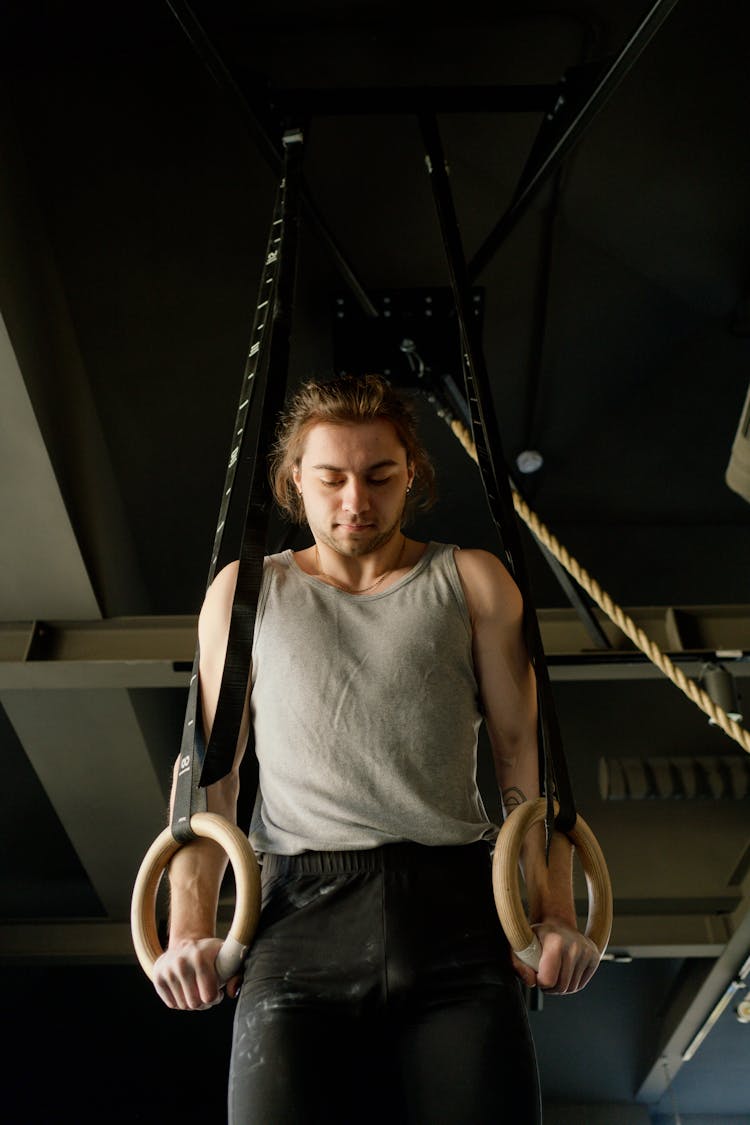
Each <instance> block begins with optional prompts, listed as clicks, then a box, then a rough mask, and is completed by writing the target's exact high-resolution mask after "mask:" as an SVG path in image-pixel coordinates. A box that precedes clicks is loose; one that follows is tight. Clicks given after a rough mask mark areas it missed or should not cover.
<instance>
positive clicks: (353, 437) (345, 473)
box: [293, 419, 414, 558]
mask: <svg viewBox="0 0 750 1125" xmlns="http://www.w3.org/2000/svg"><path fill="white" fill-rule="evenodd" d="M293 476H294V483H295V485H296V486H297V488H298V489H301V491H302V499H303V503H304V505H305V515H306V516H307V522H308V523H309V525H310V530H311V531H312V533H313V535H314V536H315V538H316V540H317V541H318V542H319V543H325V544H326V545H327V546H328V547H331V548H333V550H335V551H338V552H339V553H340V554H342V555H347V556H348V557H350V558H355V557H358V556H361V555H366V554H369V553H370V552H371V551H375V550H377V549H378V548H379V547H382V546H383V545H384V544H385V543H387V542H388V541H389V540H390V539H391V537H392V536H393V535H394V534H395V533H396V532H397V531H398V529H399V528H400V526H401V521H402V519H403V514H404V505H405V503H406V490H407V488H409V487H410V486H411V482H412V478H413V476H414V473H413V471H412V468H411V466H409V465H407V461H406V450H405V449H404V447H403V445H402V444H401V442H400V441H399V440H398V437H397V436H396V431H395V429H394V428H393V426H392V425H391V423H390V422H387V421H386V420H385V419H379V420H378V421H376V422H362V423H351V424H341V425H338V424H336V425H332V424H329V423H327V422H320V423H318V424H317V425H315V426H313V427H312V429H311V430H310V431H309V433H308V435H307V438H306V441H305V446H304V450H303V453H302V457H301V458H300V463H299V465H298V466H295V468H294V470H293Z"/></svg>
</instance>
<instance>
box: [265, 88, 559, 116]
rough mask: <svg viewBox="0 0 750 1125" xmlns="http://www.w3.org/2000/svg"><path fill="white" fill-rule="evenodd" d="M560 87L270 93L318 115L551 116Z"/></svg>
mask: <svg viewBox="0 0 750 1125" xmlns="http://www.w3.org/2000/svg"><path fill="white" fill-rule="evenodd" d="M557 92H558V87H557V86H556V85H549V84H548V85H533V86H531V85H515V86H378V87H364V86H338V87H336V88H335V89H321V88H317V89H293V88H289V87H287V88H285V89H284V88H280V89H269V90H268V98H269V101H270V103H271V105H272V106H273V107H274V108H275V109H277V110H280V111H283V112H285V113H291V114H295V113H299V112H300V110H302V111H303V112H304V113H306V114H310V115H312V116H314V117H351V116H360V115H362V114H371V113H376V114H384V113H394V114H404V113H410V114H413V113H416V114H419V113H547V112H548V111H550V110H551V109H552V107H553V106H554V104H555V98H556V97H557Z"/></svg>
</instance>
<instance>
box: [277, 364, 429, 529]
mask: <svg viewBox="0 0 750 1125" xmlns="http://www.w3.org/2000/svg"><path fill="white" fill-rule="evenodd" d="M380 419H384V420H385V421H387V422H390V423H391V425H392V426H393V428H394V430H395V431H396V436H397V438H398V440H399V441H400V442H401V444H402V445H403V447H404V449H405V450H406V460H407V464H408V465H410V466H411V467H412V468H413V469H414V480H413V482H412V488H411V492H410V495H409V501H408V504H407V512H411V510H413V508H414V507H416V506H420V507H423V508H427V507H429V506H430V504H432V503H433V502H434V499H435V470H434V469H433V467H432V462H431V461H430V458H429V456H428V454H427V451H426V450H425V448H424V446H423V445H422V443H421V441H420V440H419V436H418V434H417V424H416V418H415V416H414V411H413V409H412V407H411V404H410V403H408V402H407V401H406V399H404V398H402V397H401V395H400V394H398V393H397V392H396V391H394V390H393V388H392V387H391V385H390V384H389V383H388V382H387V381H386V380H385V379H384V378H383V377H382V376H381V375H361V376H354V375H341V376H339V377H338V378H337V379H331V380H330V381H328V382H309V383H304V384H303V385H302V386H301V387H300V389H299V390H298V391H297V392H296V393H295V394H294V396H293V397H292V399H291V400H290V402H289V403H288V404H287V406H286V408H285V409H284V412H283V414H282V415H281V419H280V421H279V426H278V429H277V432H276V443H275V445H274V449H273V453H272V455H271V462H270V468H269V472H270V476H271V485H272V487H273V492H274V496H275V497H276V501H277V503H278V505H279V507H280V508H281V510H282V511H283V512H284V513H285V515H287V516H288V517H289V518H290V519H291V520H293V521H294V522H295V523H304V522H305V508H304V504H303V502H302V499H301V497H300V495H299V493H298V492H297V489H296V488H295V486H294V483H293V480H292V469H293V468H294V466H295V465H296V466H298V465H299V462H300V459H301V457H302V452H303V449H304V445H305V438H306V437H307V434H308V432H309V431H310V429H311V428H312V427H313V426H316V425H318V423H320V422H327V423H329V424H333V425H336V424H339V425H342V424H351V423H355V424H356V423H365V422H376V421H379V420H380Z"/></svg>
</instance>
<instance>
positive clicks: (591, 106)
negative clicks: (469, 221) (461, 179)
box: [468, 0, 678, 281]
mask: <svg viewBox="0 0 750 1125" xmlns="http://www.w3.org/2000/svg"><path fill="white" fill-rule="evenodd" d="M677 2H678V0H656V3H654V4H652V5H651V7H650V8H649V10H648V12H647V13H646V15H645V16H644V17H643V18H642V19H641V21H640V23H639V24H638V26H637V27H636V28H635V30H634V31H633V32H632V34H631V35H630V37H629V38H628V40H627V42H626V43H625V45H624V47H623V48H622V50H621V51H620V53H619V54H618V55H617V56H616V57H615V58H614V60H613V61H612V63H610V65H609V66H608V67H607V69H606V71H605V73H604V74H603V75H602V76H601V78H600V79H599V81H598V82H597V83H596V85H595V86H594V88H593V90H591V92H590V93H589V94H588V96H586V97H585V98H583V100H582V103H581V104H580V105H579V106H577V107H575V109H574V111H573V113H572V116H571V117H570V119H569V121H568V123H567V125H566V126H565V127H564V128H563V129H562V131H561V132H560V135H559V136H558V138H557V140H556V141H555V142H554V143H553V144H552V146H551V147H550V149H549V152H548V153H547V154H546V156H545V157H544V158H543V159H541V160H540V162H539V164H538V167H537V169H536V171H535V173H534V174H533V175H530V176H529V177H528V179H527V182H526V183H525V185H524V187H523V188H522V189H521V191H519V192H518V193H517V194H516V196H515V197H514V199H513V202H512V203H511V205H510V207H509V208H508V209H507V211H506V212H505V214H504V215H503V216H502V218H500V219H499V221H498V222H497V223H496V224H495V226H494V227H493V229H492V230H491V231H490V233H489V234H488V235H487V238H486V239H485V240H484V242H483V243H482V245H481V246H480V248H479V250H478V251H477V252H476V254H475V255H474V258H473V259H472V261H471V262H470V263H469V267H468V274H469V280H470V281H475V280H476V279H477V277H479V275H480V274H481V273H482V271H483V270H484V269H485V268H486V266H487V265H488V264H489V262H490V261H491V260H492V257H493V256H494V254H495V253H496V252H497V250H498V248H499V247H500V246H501V245H502V243H503V242H504V241H505V239H506V238H507V237H508V235H509V234H510V232H511V231H512V230H513V228H514V227H515V226H516V224H517V223H518V221H519V219H521V218H522V216H523V215H524V214H525V213H526V211H527V210H528V208H529V206H530V204H531V203H532V201H533V200H534V198H535V197H536V195H537V193H538V192H539V190H540V188H541V187H542V186H543V184H545V183H546V182H547V180H548V179H549V177H550V176H551V175H552V173H553V172H554V171H555V169H556V168H558V167H559V165H560V164H561V163H562V161H563V160H564V159H565V157H566V156H567V155H568V153H569V152H570V150H571V149H572V148H573V146H574V145H575V144H576V143H577V141H578V140H579V139H580V137H581V135H582V134H583V132H584V130H585V129H586V128H588V126H589V125H590V124H591V122H592V120H593V119H594V117H595V116H596V114H597V113H598V112H599V110H600V109H601V108H602V106H603V105H604V104H605V102H606V101H607V100H608V98H609V97H610V95H611V94H612V93H613V92H614V90H615V89H616V88H617V86H618V85H619V84H620V82H621V81H622V80H623V78H624V77H625V75H626V74H627V73H628V71H629V70H630V69H631V67H632V66H633V64H634V63H635V62H636V60H637V59H638V57H639V55H640V54H641V52H642V51H643V50H644V49H645V48H646V47H647V46H648V44H649V42H650V41H651V39H652V38H653V36H654V35H655V34H656V32H657V31H658V30H659V28H660V27H661V25H662V24H663V23H664V21H665V20H666V18H667V16H668V15H669V14H670V12H671V11H672V9H673V8H674V7H675V6H676V4H677Z"/></svg>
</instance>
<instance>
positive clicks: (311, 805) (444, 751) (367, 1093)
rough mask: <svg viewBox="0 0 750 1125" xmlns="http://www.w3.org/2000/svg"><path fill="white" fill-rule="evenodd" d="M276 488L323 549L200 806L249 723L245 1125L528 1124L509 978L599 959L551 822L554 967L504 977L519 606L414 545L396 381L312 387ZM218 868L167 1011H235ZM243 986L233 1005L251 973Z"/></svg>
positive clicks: (300, 558) (210, 611)
mask: <svg viewBox="0 0 750 1125" xmlns="http://www.w3.org/2000/svg"><path fill="white" fill-rule="evenodd" d="M272 479H273V483H274V489H275V494H276V497H277V500H278V501H279V503H280V505H281V506H282V508H283V509H284V510H285V511H286V512H287V513H288V514H289V515H291V516H292V517H293V518H297V519H304V520H306V522H307V524H308V525H309V528H310V531H311V532H312V537H313V544H312V545H311V546H310V547H308V548H306V549H304V550H301V551H298V552H292V551H286V552H283V553H282V554H281V555H277V556H272V557H271V558H270V559H267V560H266V565H265V568H264V580H263V587H262V590H261V595H260V600H259V606H258V618H257V623H256V630H255V641H254V649H253V673H252V677H251V686H250V685H249V686H248V705H247V706H246V709H245V715H244V719H243V727H242V731H241V735H240V741H239V745H238V750H237V757H236V761H235V769H234V770H233V772H232V773H231V774H230V775H229V776H228V777H226V778H225V779H224V780H222V781H221V782H219V783H218V784H216V785H214V786H212V787H210V789H209V790H208V807H209V809H211V810H212V811H216V812H219V813H221V814H223V815H224V816H226V817H228V818H230V819H234V817H235V815H236V803H237V792H238V782H237V770H238V767H239V763H240V760H241V757H242V753H243V750H244V746H245V743H246V740H247V734H248V729H249V724H250V722H251V721H252V723H253V728H254V734H255V742H256V750H257V754H258V760H259V764H260V793H259V799H258V801H257V802H256V808H255V813H254V816H253V822H252V825H251V832H250V838H251V841H252V843H253V847H254V848H255V850H256V852H257V853H258V854H259V856H260V858H261V861H262V872H263V913H262V917H261V922H260V927H259V931H258V935H257V937H256V940H255V943H254V946H253V948H252V950H251V952H250V956H249V959H248V962H247V965H246V967H245V973H244V980H243V982H242V987H241V991H240V994H239V1000H238V1009H237V1013H236V1018H235V1034H234V1044H233V1051H232V1063H231V1071H230V1098H229V1101H230V1121H231V1122H232V1125H240V1123H242V1125H245V1123H250V1122H256V1123H258V1125H276V1123H282V1122H283V1123H286V1122H290V1123H292V1122H293V1123H294V1125H299V1123H306V1122H315V1123H319V1125H322V1123H325V1125H331V1123H334V1122H339V1123H341V1125H343V1123H344V1122H346V1123H348V1125H352V1123H358V1122H365V1121H367V1122H369V1121H373V1122H374V1121H383V1122H386V1121H387V1122H389V1123H390V1122H413V1123H418V1125H437V1123H441V1122H443V1123H445V1125H462V1123H465V1125H482V1123H484V1122H490V1121H492V1122H500V1121H507V1122H512V1123H513V1125H527V1123H533V1122H536V1121H538V1119H539V1117H538V1115H539V1092H538V1083H537V1079H536V1067H535V1062H534V1055H533V1047H532V1045H531V1040H530V1035H529V1030H528V1023H527V1020H526V1012H525V1006H524V1004H523V1001H522V996H521V992H520V989H519V986H518V980H517V977H520V978H521V980H523V981H524V982H525V983H527V984H529V985H532V984H538V985H539V986H540V987H541V988H544V989H545V990H547V991H549V992H552V993H572V992H575V991H577V990H578V989H580V988H582V987H583V986H584V985H585V984H586V983H587V982H588V980H590V978H591V976H592V975H593V973H594V972H595V970H596V967H597V964H598V961H599V953H598V951H597V949H596V948H595V946H593V944H592V943H591V942H590V941H588V939H586V938H585V937H583V936H581V935H580V934H579V933H578V931H577V929H576V919H575V911H574V906H573V896H572V874H571V848H570V847H569V846H568V844H567V842H566V841H564V840H562V839H561V838H559V837H557V836H556V837H555V838H554V840H553V846H552V849H551V854H550V862H549V866H547V864H546V862H545V857H544V842H543V831H542V828H541V826H537V830H535V831H532V833H530V834H529V836H528V837H527V840H526V842H525V845H524V848H523V853H522V865H523V870H524V877H525V881H526V885H527V892H528V898H529V907H530V914H531V921H532V922H533V923H534V928H535V931H536V934H537V936H538V937H539V939H540V941H541V944H542V958H541V962H540V966H539V970H538V973H535V972H534V971H533V970H531V969H529V968H527V967H525V966H523V965H521V964H520V963H518V962H515V960H514V959H513V960H512V959H511V954H510V952H509V949H508V945H507V941H506V940H505V938H504V936H503V933H502V930H501V928H500V925H499V922H498V920H497V915H496V912H495V910H494V903H493V900H492V889H491V876H490V848H491V845H492V842H493V840H494V838H495V836H496V833H497V828H496V827H495V826H494V825H493V824H492V823H491V822H490V820H489V818H488V817H487V814H486V812H485V809H484V807H483V804H482V800H481V797H480V795H479V791H478V788H477V785H476V777H475V774H476V745H477V734H478V730H479V726H480V723H481V721H482V719H484V721H485V722H486V724H487V729H488V733H489V737H490V743H491V746H492V751H493V757H494V762H495V768H496V773H497V778H498V783H499V786H500V792H501V798H502V802H503V805H504V809H505V812H506V813H507V812H508V811H509V810H510V809H512V808H513V807H514V806H515V805H517V804H519V803H522V802H523V801H525V800H528V799H531V798H533V797H536V796H538V793H539V780H538V771H537V746H536V693H535V685H534V677H533V671H532V668H531V665H530V663H529V659H528V655H527V653H526V651H525V648H524V642H523V637H522V630H521V619H522V601H521V596H520V593H519V591H518V588H517V587H516V585H515V583H514V582H513V580H512V579H511V577H510V576H509V574H508V572H507V570H506V569H505V567H504V566H503V565H502V564H501V563H500V561H499V560H498V559H497V558H495V557H494V556H493V555H491V554H489V553H488V552H486V551H480V550H459V549H458V548H454V547H452V546H450V545H443V544H437V543H429V544H425V543H419V542H416V541H414V540H412V539H409V538H407V537H406V536H405V535H404V534H403V532H402V530H401V528H402V524H403V521H404V514H405V509H406V506H407V502H409V501H410V500H415V499H418V498H419V496H420V495H421V494H423V493H424V492H426V491H427V492H429V490H430V488H431V485H432V470H431V467H430V464H429V460H428V458H427V456H426V454H425V452H424V450H423V448H422V446H421V445H420V443H419V440H418V438H417V435H416V430H415V426H414V420H413V417H412V415H411V412H410V410H409V408H408V406H407V404H406V403H405V402H404V401H403V400H401V398H400V397H399V396H397V395H396V394H395V393H394V392H393V391H392V389H391V388H390V387H389V386H388V384H387V383H386V382H385V381H384V380H382V379H380V378H379V377H376V376H367V377H366V378H364V379H359V380H357V379H353V378H349V377H342V378H340V379H337V380H334V381H332V382H330V383H326V384H316V383H310V384H307V385H306V386H304V387H303V388H302V389H301V390H300V391H299V392H298V394H297V395H296V396H295V397H294V399H293V400H292V402H291V404H290V406H289V408H288V410H287V412H286V414H285V417H284V418H283V420H282V424H281V427H280V431H279V438H278V443H277V447H276V452H275V456H274V459H273V464H272ZM235 583H236V564H233V565H230V566H228V567H226V568H225V569H224V570H222V571H221V572H220V573H219V575H217V577H216V579H215V581H214V582H213V584H212V586H211V588H210V589H209V591H208V593H207V595H206V599H205V603H204V606H203V608H202V610H201V614H200V621H199V637H200V646H201V667H200V676H201V689H202V708H203V716H204V722H205V723H206V726H207V727H208V729H209V730H210V727H211V724H212V722H213V717H214V714H215V710H216V703H217V699H218V692H219V685H220V681H221V672H222V667H223V661H224V654H225V650H226V643H227V634H228V628H229V619H230V612H231V605H232V598H233V593H234V586H235ZM207 733H208V731H207ZM224 865H225V857H224V856H223V855H222V854H221V853H220V851H219V849H217V848H216V846H215V845H213V844H212V843H211V842H210V841H199V842H196V843H194V844H191V845H190V847H188V848H184V849H182V850H181V851H180V852H178V853H177V855H176V856H175V858H174V859H173V861H172V863H171V866H170V881H171V891H172V904H171V920H170V939H169V947H168V949H167V951H166V952H165V953H164V954H163V956H162V957H161V958H160V959H159V961H158V962H157V965H156V969H155V984H156V988H157V991H158V992H159V995H160V996H161V997H162V999H163V1000H164V1002H165V1003H166V1004H167V1005H168V1006H169V1007H173V1008H181V1009H188V1010H195V1009H200V1008H205V1007H209V1006H211V1005H212V1004H214V1003H217V1002H218V1001H219V1000H220V999H221V996H222V991H221V987H220V982H219V981H218V980H217V977H216V972H215V969H214V960H215V957H216V953H217V950H218V948H219V946H220V944H221V943H220V941H219V940H218V939H216V938H215V937H214V936H213V934H214V922H215V914H216V904H217V897H218V890H219V884H220V881H221V876H222V873H223V870H224ZM514 970H515V974H517V977H516V975H515V974H514ZM226 990H227V992H228V993H229V994H230V995H232V996H235V995H237V993H238V990H239V979H238V978H237V979H234V980H232V981H230V982H228V983H227V986H226Z"/></svg>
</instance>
